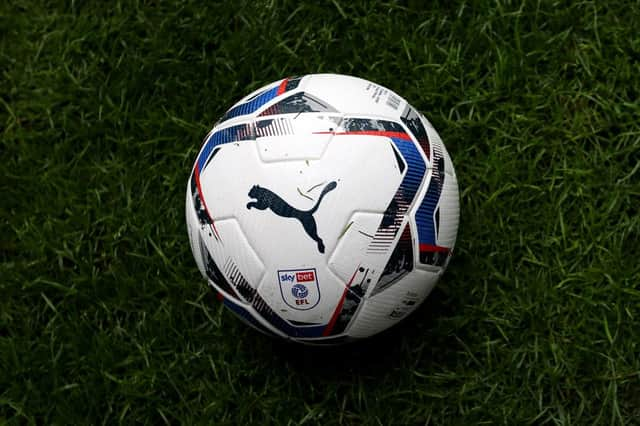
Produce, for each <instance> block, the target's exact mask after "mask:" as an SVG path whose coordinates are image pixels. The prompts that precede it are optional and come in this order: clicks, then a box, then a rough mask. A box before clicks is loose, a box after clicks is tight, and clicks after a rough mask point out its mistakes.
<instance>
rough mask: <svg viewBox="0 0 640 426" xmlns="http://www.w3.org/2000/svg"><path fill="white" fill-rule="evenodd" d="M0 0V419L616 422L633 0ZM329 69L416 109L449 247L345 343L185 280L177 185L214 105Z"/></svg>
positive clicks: (629, 172) (627, 216) (631, 292)
mask: <svg viewBox="0 0 640 426" xmlns="http://www.w3.org/2000/svg"><path fill="white" fill-rule="evenodd" d="M205 3H207V2H204V3H203V2H196V1H191V2H182V3H176V4H173V3H169V2H136V1H133V2H127V3H120V2H107V3H99V2H95V3H94V4H92V3H91V2H81V1H77V2H58V4H53V2H37V1H25V2H13V1H10V2H3V3H2V4H1V5H0V73H1V78H0V95H1V98H0V100H1V102H0V131H1V132H2V142H1V145H0V164H1V166H0V171H1V174H0V176H1V181H0V189H1V194H2V195H1V199H2V201H1V202H0V213H1V214H0V220H1V221H2V222H1V226H0V259H1V264H0V277H1V279H0V423H8V424H22V423H38V424H46V423H76V424H87V423H116V422H125V423H134V422H143V423H153V424H157V423H162V422H166V423H178V422H185V423H214V424H245V423H249V424H254V423H255V424H382V425H387V424H445V423H446V424H479V423H496V424H607V425H609V424H640V346H639V345H640V343H639V342H640V261H638V259H639V257H640V243H639V242H638V241H639V238H638V235H639V232H638V231H639V225H640V216H639V215H638V206H639V205H640V179H639V177H640V171H639V164H640V155H639V152H640V124H639V118H640V103H639V97H640V38H639V37H638V27H639V26H640V4H639V3H638V2H623V1H613V0H612V1H609V2H594V1H583V2H562V1H559V2H546V1H540V2H534V1H522V2H518V1H489V0H476V1H473V0H472V1H466V2H455V3H454V2H432V3H431V4H429V5H426V4H424V3H422V2H419V1H411V0H409V1H397V2H384V3H383V2H357V3H355V4H352V3H351V2H346V1H344V0H332V1H322V2H314V3H311V2H294V1H278V0H272V1H258V2H249V1H242V2H234V3H238V4H234V5H232V4H231V2H229V3H228V4H210V5H205ZM314 72H340V73H346V74H355V75H358V76H361V77H364V78H368V79H371V80H374V81H376V82H379V83H381V84H384V85H386V86H388V87H390V88H392V89H393V90H395V91H397V92H398V93H400V94H402V95H403V96H404V97H406V98H407V99H409V101H410V102H411V103H413V104H414V105H415V106H416V107H417V108H419V109H420V110H422V111H423V112H424V113H425V114H426V115H427V116H428V117H429V118H430V119H431V121H432V122H433V123H434V125H435V127H436V128H437V129H439V131H440V133H441V135H442V137H443V139H444V141H445V143H446V144H447V147H448V149H449V152H450V153H451V155H452V157H453V160H454V162H455V165H456V170H457V174H458V178H459V181H460V186H461V208H462V215H461V227H460V233H459V238H458V244H457V253H456V256H455V257H454V260H453V261H452V263H451V265H450V268H449V270H448V271H447V273H446V274H445V276H444V279H443V280H442V281H441V283H440V284H439V286H438V288H437V290H435V291H434V293H433V294H432V296H431V297H430V298H429V299H428V300H427V302H426V303H425V305H424V306H423V307H422V308H421V309H420V310H419V311H417V312H416V314H414V315H413V316H412V317H411V318H410V319H409V320H408V321H406V322H405V323H404V324H403V325H401V326H399V327H396V328H394V329H392V330H391V331H390V332H388V333H385V334H383V335H381V336H379V337H376V338H374V339H372V340H370V341H366V342H363V343H362V344H356V345H352V346H347V347H342V348H332V349H326V348H324V349H308V348H302V347H297V346H290V345H286V344H282V343H279V342H276V341H272V340H270V339H269V338H266V337H263V336H261V335H259V334H257V333H256V332H253V331H252V330H250V329H248V328H247V327H246V326H244V325H243V324H242V323H240V322H239V321H238V320H236V319H235V317H233V315H232V314H231V313H229V312H227V311H225V310H224V309H223V307H222V306H221V305H220V304H219V303H218V302H217V301H216V300H215V298H214V297H213V295H212V294H211V293H210V292H209V291H208V290H207V289H206V287H205V285H204V283H203V281H202V279H201V277H200V275H199V273H198V272H197V269H196V266H195V263H194V261H193V259H192V256H191V253H190V251H189V247H188V240H187V236H186V228H185V224H184V213H183V205H184V192H185V185H186V181H187V178H188V173H189V171H190V167H191V165H192V163H193V161H194V159H195V155H196V152H197V150H198V148H199V146H200V141H201V140H202V138H203V136H204V135H205V134H206V132H207V131H208V129H209V128H210V127H211V126H212V124H213V123H214V122H215V121H216V120H217V118H218V117H219V116H221V115H222V114H223V113H224V111H225V110H226V108H228V107H229V106H230V105H231V104H232V103H233V102H235V101H236V100H237V99H239V98H240V97H242V96H243V95H244V94H246V93H249V92H250V91H251V90H253V89H256V88H257V87H259V86H261V85H263V84H265V83H268V82H270V81H273V80H276V79H278V78H281V77H283V76H288V75H301V74H305V73H314Z"/></svg>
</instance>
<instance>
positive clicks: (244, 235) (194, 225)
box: [186, 74, 459, 344]
mask: <svg viewBox="0 0 640 426" xmlns="http://www.w3.org/2000/svg"><path fill="white" fill-rule="evenodd" d="M458 215H459V206H458V183H457V180H456V174H455V171H454V169H453V164H452V163H451V159H450V158H449V154H448V153H447V150H446V149H445V147H444V145H443V143H442V140H441V139H440V137H439V136H438V133H436V131H435V129H434V128H433V126H432V125H431V124H430V123H429V121H428V120H427V119H426V118H425V117H424V116H423V115H422V114H420V113H419V112H418V111H416V110H415V109H414V108H413V107H411V105H409V103H408V102H407V101H406V100H404V99H403V98H402V97H400V96H398V95H397V94H396V93H394V92H393V91H391V90H389V89H387V88H385V87H383V86H380V85H378V84H375V83H372V82H370V81H367V80H363V79H360V78H355V77H350V76H345V75H336V74H313V75H306V76H303V77H292V78H285V79H283V80H280V81H277V82H275V83H272V84H269V85H267V86H265V87H263V88H261V89H258V90H256V91H255V92H253V93H251V94H250V95H248V96H247V97H245V98H243V99H242V100H240V101H239V102H238V103H236V104H235V105H234V106H233V107H232V108H231V109H229V110H228V111H227V112H226V113H225V114H224V116H223V117H222V118H221V119H220V120H219V121H218V122H217V123H216V125H215V126H214V128H213V129H212V130H211V131H210V132H209V134H208V135H207V136H206V137H205V139H204V143H203V146H202V148H201V150H200V153H199V154H198V156H197V158H196V161H195V164H194V166H193V170H192V173H191V177H190V178H189V183H188V185H187V200H186V219H187V226H188V232H189V240H190V243H191V249H192V251H193V255H194V257H195V260H196V263H197V265H198V269H199V270H200V272H201V273H202V275H203V276H204V277H205V279H207V281H208V283H209V285H210V286H211V287H213V289H214V290H215V291H216V293H217V295H218V298H219V299H220V300H222V301H223V303H224V305H225V306H226V307H228V308H229V309H230V310H231V311H233V312H234V313H235V314H237V315H238V316H239V317H240V318H241V319H243V320H244V321H245V322H247V323H248V324H250V325H251V326H253V327H255V328H256V329H258V330H260V331H262V332H264V333H266V334H269V335H273V336H279V337H282V338H286V339H291V340H294V341H297V342H303V343H312V344H335V343H343V342H345V341H349V340H354V339H359V338H364V337H368V336H371V335H373V334H376V333H378V332H380V331H382V330H385V329H387V328H388V327H390V326H392V325H393V324H396V323H397V322H399V321H400V320H401V319H402V318H404V317H406V316H407V315H408V314H409V313H410V312H412V311H413V310H415V309H416V308H417V307H418V306H419V305H420V304H421V303H422V302H423V301H424V300H425V298H426V297H427V296H428V295H429V293H430V292H431V290H432V289H433V287H434V285H435V284H436V282H437V281H438V279H439V278H440V276H441V275H442V273H443V272H444V270H445V268H446V267H447V264H448V262H449V260H450V258H451V253H452V251H453V247H454V244H455V240H456V234H457V230H458Z"/></svg>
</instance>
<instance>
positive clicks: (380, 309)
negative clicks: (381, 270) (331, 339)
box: [346, 269, 439, 338]
mask: <svg viewBox="0 0 640 426" xmlns="http://www.w3.org/2000/svg"><path fill="white" fill-rule="evenodd" d="M438 278H439V275H438V274H437V273H433V272H429V271H422V270H419V269H415V270H413V271H412V272H410V273H409V274H407V275H406V276H405V277H404V278H403V279H402V280H401V281H399V283H398V284H396V285H394V286H391V287H389V288H388V289H386V290H384V291H383V292H381V293H379V294H377V295H375V296H373V297H370V298H368V299H366V300H365V301H364V303H363V306H362V308H361V309H360V311H359V312H358V315H357V317H356V318H355V319H354V320H353V322H352V324H351V325H350V327H349V328H348V329H347V330H346V332H347V334H348V335H349V336H352V337H356V338H362V337H368V336H371V335H373V334H376V333H379V332H381V331H383V330H386V329H387V328H389V327H391V326H392V325H394V324H396V323H398V322H399V321H400V320H401V319H403V318H404V317H405V316H407V315H408V314H409V313H411V312H413V311H414V310H415V309H416V308H417V307H418V306H419V305H420V304H421V303H422V302H423V301H424V299H425V298H426V297H427V296H428V295H429V293H430V292H431V290H432V289H433V287H434V286H435V284H436V282H437V281H438Z"/></svg>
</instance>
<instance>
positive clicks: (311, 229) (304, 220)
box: [247, 181, 338, 253]
mask: <svg viewBox="0 0 640 426" xmlns="http://www.w3.org/2000/svg"><path fill="white" fill-rule="evenodd" d="M336 186H338V184H337V183H336V182H335V181H331V182H329V183H328V184H327V186H325V187H324V189H323V190H322V192H321V193H320V197H318V201H316V205H315V206H313V207H312V208H311V209H310V210H298V209H296V208H295V207H293V206H291V205H290V204H289V203H287V202H286V201H285V200H283V199H282V198H280V196H278V195H277V194H275V193H274V192H272V191H270V190H268V189H267V188H263V187H261V186H258V185H253V187H252V188H251V189H250V190H249V194H248V195H249V197H250V198H255V199H256V201H249V202H248V203H247V209H249V210H251V208H252V207H255V208H256V209H258V210H266V209H267V208H269V209H271V211H273V212H274V213H275V214H277V215H278V216H282V217H293V218H296V219H298V220H299V221H300V223H301V224H302V227H303V228H304V230H305V231H306V232H307V234H309V236H310V237H311V238H312V239H313V240H314V241H316V242H317V243H318V251H320V253H324V243H323V242H322V238H320V237H319V236H318V227H317V226H316V220H315V218H314V217H313V214H314V213H315V212H316V211H317V210H318V207H319V206H320V202H321V201H322V199H323V198H324V196H325V195H327V193H328V192H330V191H333V190H334V189H336Z"/></svg>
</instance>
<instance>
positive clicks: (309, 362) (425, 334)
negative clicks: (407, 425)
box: [272, 288, 452, 379]
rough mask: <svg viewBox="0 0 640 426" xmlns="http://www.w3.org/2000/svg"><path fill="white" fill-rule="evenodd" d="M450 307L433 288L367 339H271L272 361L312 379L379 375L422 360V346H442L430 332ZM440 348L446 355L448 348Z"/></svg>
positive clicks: (437, 337)
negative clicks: (310, 342) (311, 342)
mask: <svg viewBox="0 0 640 426" xmlns="http://www.w3.org/2000/svg"><path fill="white" fill-rule="evenodd" d="M451 308H452V307H451V306H450V305H448V304H447V297H446V295H445V294H444V292H443V291H442V290H440V289H438V288H436V289H434V291H433V292H432V293H431V295H430V296H429V297H428V298H427V300H426V301H425V302H424V303H423V304H422V305H421V306H420V307H419V308H418V309H417V310H416V311H415V312H413V313H412V314H411V315H410V316H409V317H407V318H405V319H404V320H403V321H401V322H400V323H399V324H397V325H395V326H393V327H391V328H390V329H388V330H386V331H384V332H382V333H380V334H378V335H376V336H374V337H370V338H368V339H363V340H359V341H355V342H352V343H348V344H344V345H337V346H306V345H301V344H297V343H290V342H285V341H279V340H272V346H273V356H274V358H275V359H274V361H275V362H277V363H282V364H286V365H287V366H288V367H289V368H290V369H291V370H293V371H292V372H293V373H299V374H304V375H306V376H312V377H315V378H327V379H332V378H337V377H343V376H345V375H357V376H374V377H378V376H382V375H384V374H385V373H386V372H388V371H389V369H393V368H399V367H402V366H403V365H411V364H415V363H416V362H418V361H419V360H418V359H416V358H421V357H423V355H424V354H423V352H424V351H423V349H424V348H425V347H431V346H433V345H440V344H444V343H445V342H444V341H443V339H442V332H435V333H434V332H433V331H434V326H435V322H436V321H437V320H438V319H440V318H445V317H447V316H449V315H450V314H451V311H452V309H451ZM432 337H433V339H432ZM434 349H437V347H436V348H434ZM441 349H442V351H443V352H449V350H450V349H451V348H450V347H449V348H448V349H447V348H441ZM427 352H429V350H428V351H427ZM420 361H421V362H424V360H420ZM427 362H429V361H428V360H427Z"/></svg>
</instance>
